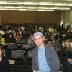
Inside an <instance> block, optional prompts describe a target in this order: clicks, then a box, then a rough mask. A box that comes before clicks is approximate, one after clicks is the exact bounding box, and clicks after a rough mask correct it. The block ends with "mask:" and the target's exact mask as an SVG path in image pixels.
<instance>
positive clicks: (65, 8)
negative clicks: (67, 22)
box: [59, 8, 70, 10]
mask: <svg viewBox="0 0 72 72" xmlns="http://www.w3.org/2000/svg"><path fill="white" fill-rule="evenodd" d="M59 10H70V8H59Z"/></svg>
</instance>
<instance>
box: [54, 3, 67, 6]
mask: <svg viewBox="0 0 72 72" xmlns="http://www.w3.org/2000/svg"><path fill="white" fill-rule="evenodd" d="M54 6H67V3H54Z"/></svg>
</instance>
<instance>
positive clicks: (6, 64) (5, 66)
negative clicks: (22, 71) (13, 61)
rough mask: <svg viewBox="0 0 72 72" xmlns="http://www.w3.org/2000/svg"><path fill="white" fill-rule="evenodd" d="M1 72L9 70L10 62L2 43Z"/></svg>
mask: <svg viewBox="0 0 72 72" xmlns="http://www.w3.org/2000/svg"><path fill="white" fill-rule="evenodd" d="M0 72H9V62H8V60H7V58H5V57H4V55H3V46H2V45H0Z"/></svg>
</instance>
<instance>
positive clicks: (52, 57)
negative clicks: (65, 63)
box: [32, 45, 60, 72]
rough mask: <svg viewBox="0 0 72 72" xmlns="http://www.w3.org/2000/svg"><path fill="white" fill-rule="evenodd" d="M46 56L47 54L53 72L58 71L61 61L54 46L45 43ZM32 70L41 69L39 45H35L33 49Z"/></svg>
mask: <svg viewBox="0 0 72 72" xmlns="http://www.w3.org/2000/svg"><path fill="white" fill-rule="evenodd" d="M45 56H46V60H47V63H48V64H49V66H50V68H51V72H58V70H59V68H60V63H59V59H58V56H57V54H56V52H55V50H54V48H53V47H48V45H45ZM32 70H36V71H38V70H39V67H38V48H37V47H35V48H34V49H33V51H32Z"/></svg>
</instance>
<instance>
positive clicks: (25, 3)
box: [23, 2, 38, 5]
mask: <svg viewBox="0 0 72 72" xmlns="http://www.w3.org/2000/svg"><path fill="white" fill-rule="evenodd" d="M23 4H24V5H38V2H24V3H23Z"/></svg>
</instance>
